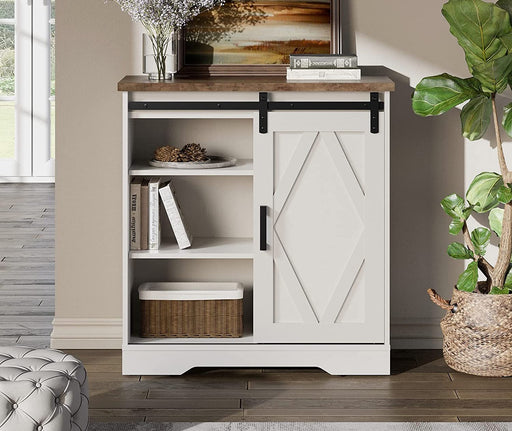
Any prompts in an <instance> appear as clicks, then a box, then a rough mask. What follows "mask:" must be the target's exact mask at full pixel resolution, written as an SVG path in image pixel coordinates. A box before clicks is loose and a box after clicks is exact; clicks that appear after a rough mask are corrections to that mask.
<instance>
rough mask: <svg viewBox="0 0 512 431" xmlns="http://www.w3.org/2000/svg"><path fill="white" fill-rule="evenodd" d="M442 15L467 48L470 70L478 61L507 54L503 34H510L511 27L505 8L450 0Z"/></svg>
mask: <svg viewBox="0 0 512 431" xmlns="http://www.w3.org/2000/svg"><path fill="white" fill-rule="evenodd" d="M443 15H444V17H445V18H446V20H447V21H448V23H449V24H450V32H451V33H452V34H453V35H454V36H455V37H456V38H457V41H458V42H459V45H460V46H461V47H462V49H464V53H465V54H466V63H467V64H468V67H469V70H470V72H473V68H474V67H475V66H476V65H477V64H479V63H487V62H488V61H491V60H494V59H497V58H501V57H503V56H504V55H506V54H507V48H506V46H505V45H503V43H502V42H501V40H500V37H502V36H504V35H505V34H508V33H510V32H511V31H512V26H511V25H510V18H509V14H508V13H507V12H506V11H504V10H503V9H501V8H499V7H498V6H496V5H494V4H493V3H487V2H485V1H482V0H471V1H468V0H450V1H448V2H447V3H446V4H445V5H444V6H443Z"/></svg>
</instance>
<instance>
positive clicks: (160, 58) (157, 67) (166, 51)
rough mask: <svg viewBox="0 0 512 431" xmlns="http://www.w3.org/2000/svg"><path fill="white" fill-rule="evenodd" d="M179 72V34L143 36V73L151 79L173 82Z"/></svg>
mask: <svg viewBox="0 0 512 431" xmlns="http://www.w3.org/2000/svg"><path fill="white" fill-rule="evenodd" d="M177 71H178V33H177V32H175V31H173V32H171V33H170V34H169V35H165V36H162V35H160V36H156V35H148V34H146V33H144V34H143V35H142V72H143V73H145V74H147V75H148V78H149V79H154V80H159V81H160V80H166V79H167V80H171V79H173V77H174V74H175V73H176V72H177Z"/></svg>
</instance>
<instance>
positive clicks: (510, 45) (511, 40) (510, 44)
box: [500, 33, 512, 54]
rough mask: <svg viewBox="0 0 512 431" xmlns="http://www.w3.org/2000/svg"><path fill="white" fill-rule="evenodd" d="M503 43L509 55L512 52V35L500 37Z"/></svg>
mask: <svg viewBox="0 0 512 431" xmlns="http://www.w3.org/2000/svg"><path fill="white" fill-rule="evenodd" d="M500 40H501V43H502V44H503V45H505V47H506V48H507V51H508V53H509V54H510V53H511V52H512V33H508V34H504V35H503V36H501V37H500Z"/></svg>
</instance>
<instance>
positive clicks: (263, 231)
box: [260, 205, 267, 251]
mask: <svg viewBox="0 0 512 431" xmlns="http://www.w3.org/2000/svg"><path fill="white" fill-rule="evenodd" d="M266 249H267V207H266V206H265V205H261V206H260V250H261V251H265V250H266Z"/></svg>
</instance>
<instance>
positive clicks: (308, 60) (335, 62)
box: [290, 54, 357, 69]
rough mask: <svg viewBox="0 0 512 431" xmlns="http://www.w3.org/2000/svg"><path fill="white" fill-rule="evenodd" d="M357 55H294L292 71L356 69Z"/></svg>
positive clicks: (292, 56) (291, 58) (291, 65)
mask: <svg viewBox="0 0 512 431" xmlns="http://www.w3.org/2000/svg"><path fill="white" fill-rule="evenodd" d="M356 67H357V56H356V55H339V54H302V55H299V54H292V55H290V68H291V69H355V68H356Z"/></svg>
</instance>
